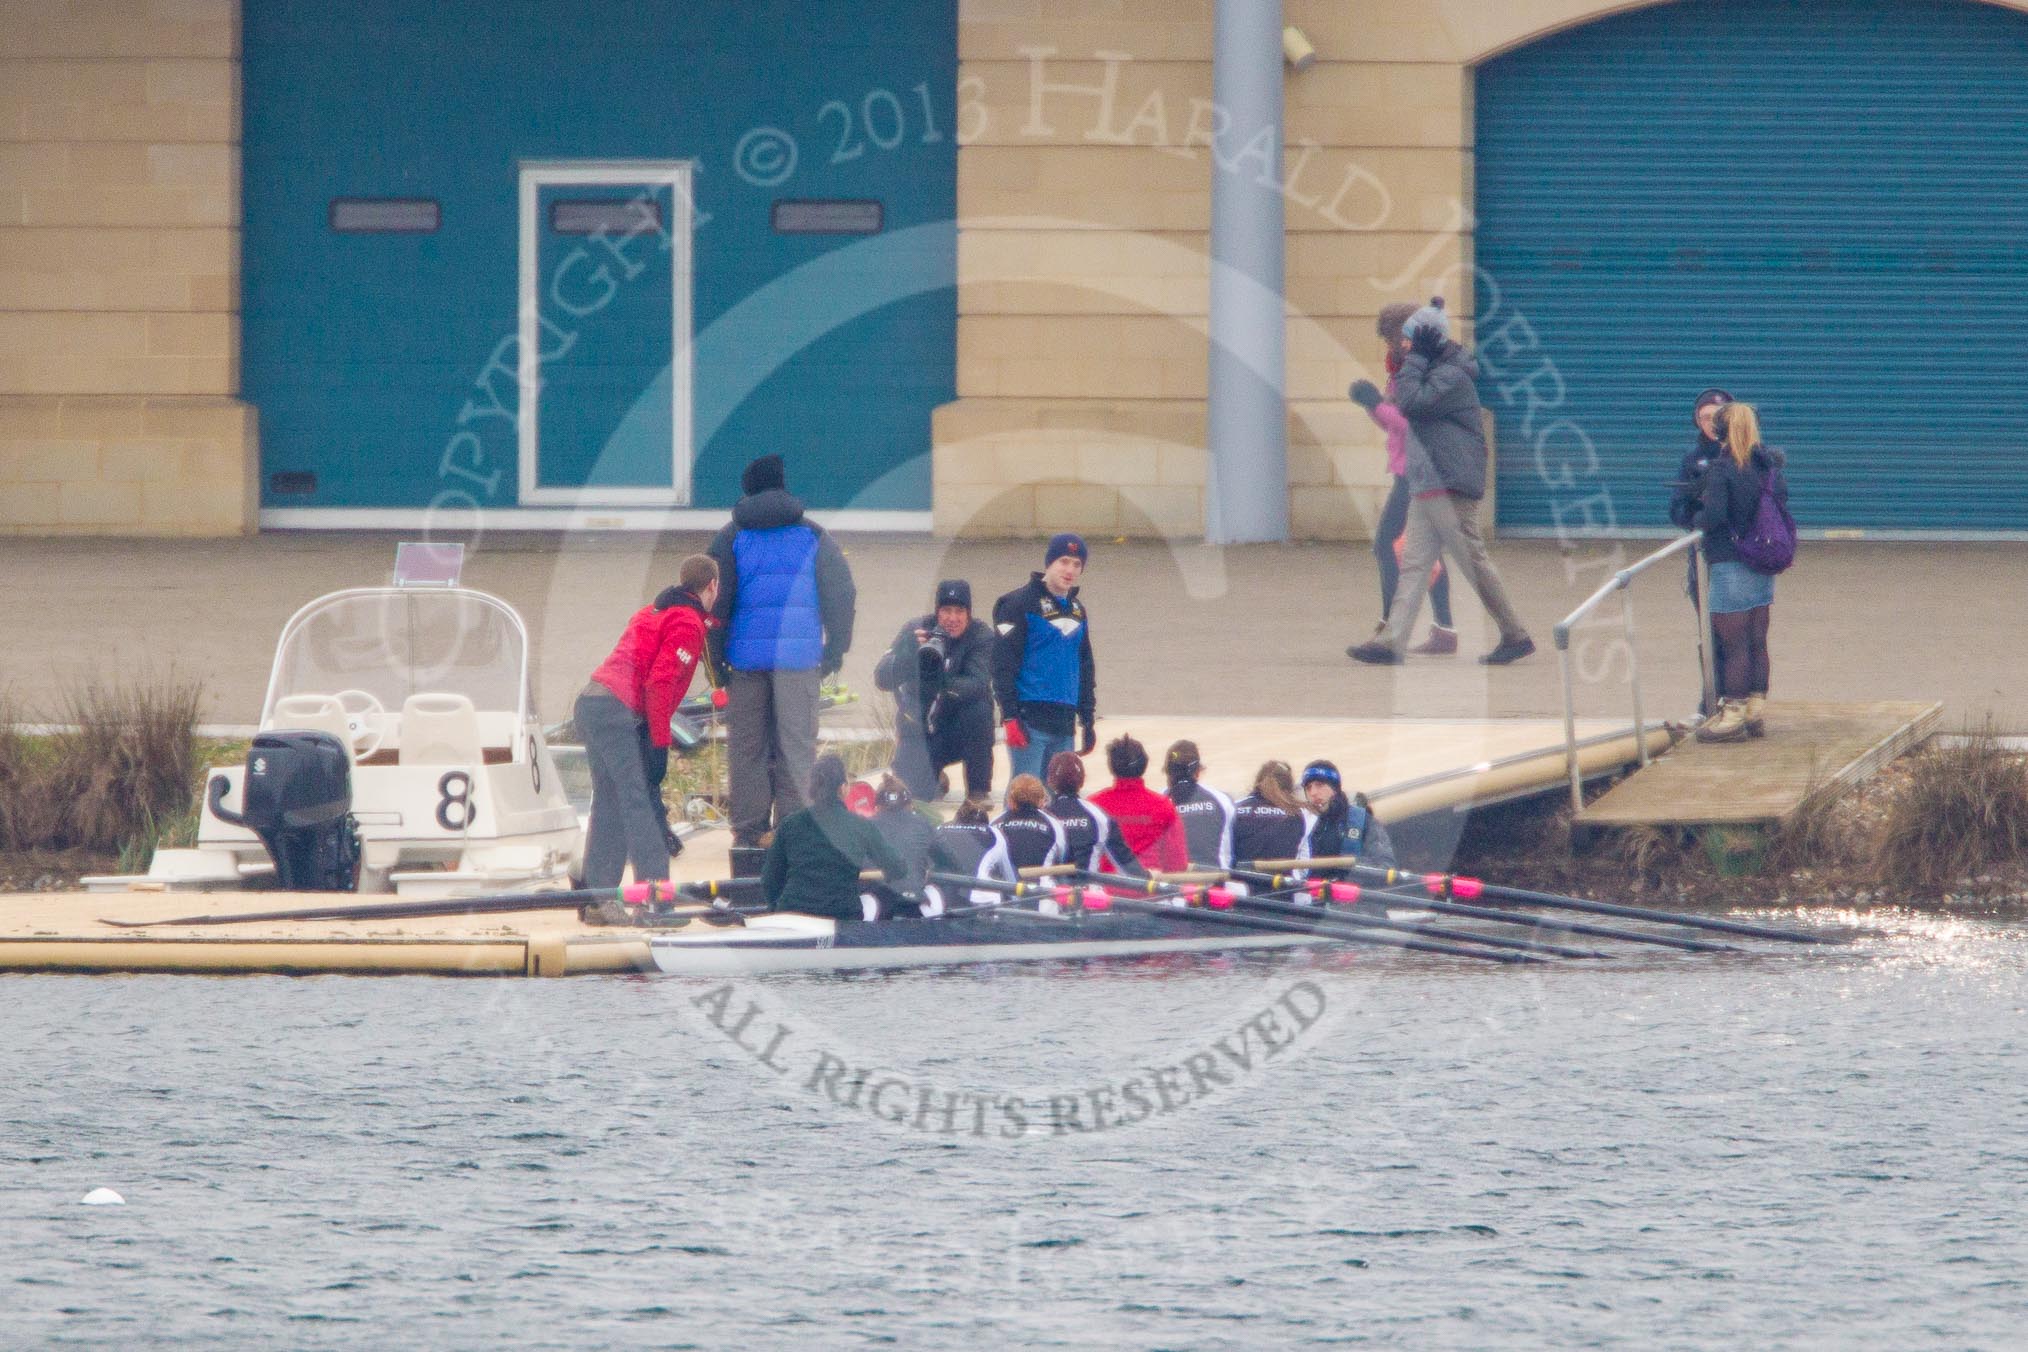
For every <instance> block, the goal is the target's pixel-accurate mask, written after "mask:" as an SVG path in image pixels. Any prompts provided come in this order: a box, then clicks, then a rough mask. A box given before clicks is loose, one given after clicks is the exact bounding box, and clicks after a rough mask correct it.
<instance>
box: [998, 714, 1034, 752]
mask: <svg viewBox="0 0 2028 1352" xmlns="http://www.w3.org/2000/svg"><path fill="white" fill-rule="evenodd" d="M1002 727H1003V728H1004V730H1005V731H1006V733H1007V749H1008V750H1009V751H1026V750H1027V749H1028V734H1027V733H1025V732H1023V731H1022V730H1021V720H1020V719H1018V718H1010V719H1008V720H1007V721H1006V723H1004V724H1002Z"/></svg>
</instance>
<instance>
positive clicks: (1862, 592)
mask: <svg viewBox="0 0 2028 1352" xmlns="http://www.w3.org/2000/svg"><path fill="white" fill-rule="evenodd" d="M398 538H400V537H399V536H397V535H393V534H350V533H347V534H335V533H332V534H327V533H273V534H267V535H261V536H256V537H252V538H248V539H233V540H200V541H176V540H159V541H151V540H95V539H26V538H6V539H0V689H5V690H11V692H12V693H13V694H14V695H15V696H16V697H17V698H19V699H22V700H25V701H26V702H27V703H28V704H29V705H30V706H31V707H32V708H35V709H36V710H38V711H39V712H43V713H45V714H47V715H49V716H54V715H55V714H57V713H58V712H60V711H59V710H57V709H56V708H55V707H54V706H55V705H56V703H57V701H58V699H59V697H60V695H61V693H62V691H63V689H64V688H65V686H66V684H67V683H69V682H72V681H75V680H77V679H79V678H81V677H91V676H106V675H111V674H117V673H132V672H138V671H147V670H162V669H164V668H166V667H168V666H170V665H171V664H173V665H175V666H176V667H177V668H179V669H180V670H183V671H185V672H190V673H194V674H199V675H201V676H202V677H203V678H204V682H205V687H206V690H207V692H208V701H207V712H206V716H207V717H208V718H210V719H212V720H214V721H217V722H221V723H247V722H251V721H252V720H253V718H254V717H255V714H256V713H257V710H258V705H259V703H260V698H261V693H262V690H263V688H264V685H265V682H266V679H267V671H268V664H269V661H270V659H271V657H272V653H273V644H274V641H275V637H276V635H277V634H278V632H279V631H280V629H281V626H282V624H283V622H284V621H285V620H286V619H287V618H288V616H289V615H290V614H291V613H292V612H293V611H294V610H295V609H296V608H297V607H298V606H300V605H301V604H303V603H304V602H306V601H308V600H310V599H312V598H313V597H316V596H318V595H321V594H322V593H324V592H327V591H333V590H336V589H338V588H340V587H346V586H358V585H370V584H377V583H381V582H384V581H385V580H386V578H387V575H388V572H389V569H390V567H391V564H392V561H393V557H394V544H395V542H396V540H397V539H398ZM707 538H708V537H707V536H706V535H704V534H702V533H694V534H692V533H685V534H672V535H668V536H659V537H658V536H648V535H580V536H572V537H560V536H556V535H547V534H545V535H532V534H497V535H489V536H487V537H485V538H484V539H483V540H482V541H480V542H479V545H478V548H477V550H476V552H475V553H474V554H473V556H472V557H471V559H470V561H469V563H468V564H467V567H466V579H467V581H468V582H469V583H470V584H471V585H473V586H476V587H480V588H483V589H486V590H488V591H492V592H495V593H497V594H499V595H501V596H503V597H504V598H506V599H507V600H508V601H509V602H511V603H512V604H513V605H514V606H515V607H516V608H517V609H519V610H520V611H521V613H522V615H523V616H524V617H525V618H526V619H527V621H528V624H529V628H530V631H531V635H532V637H533V640H534V644H535V664H536V697H537V700H538V702H539V703H540V705H541V708H542V711H543V713H544V715H545V716H546V717H548V718H550V719H552V720H560V719H562V718H564V717H565V716H566V715H567V714H568V712H569V707H570V701H571V699H572V698H573V697H574V695H575V694H576V692H577V691H578V689H580V688H581V687H582V686H583V684H584V681H585V679H586V677H587V675H588V674H589V673H590V672H591V670H592V668H593V667H594V666H596V665H597V663H598V662H599V661H600V659H602V658H603V657H604V656H605V654H606V652H607V651H608V650H609V648H610V645H611V644H612V642H613V640H614V637H615V636H616V635H617V634H618V633H619V632H620V628H621V626H622V625H623V624H624V622H625V620H626V617H627V615H628V614H629V613H631V611H632V610H633V609H634V608H635V607H636V606H638V605H640V604H642V603H643V602H644V601H646V600H647V599H648V598H649V597H650V596H652V595H653V593H654V592H655V590H656V589H657V588H658V587H660V586H661V585H663V584H664V583H666V582H667V581H669V580H670V579H671V578H673V576H674V573H675V568H676V564H677V562H678V560H680V559H681V558H682V557H683V555H685V554H687V553H690V552H692V551H694V550H697V549H700V548H702V546H703V545H704V543H705V542H706V540H707ZM842 539H843V543H844V545H845V547H846V549H847V551H848V554H849V557H850V559H851V562H852V566H853V571H854V573H855V575H856V577H857V579H858V584H859V624H858V634H857V637H856V639H855V642H854V644H853V648H852V654H851V657H850V659H849V661H848V662H847V664H846V668H845V673H844V675H845V679H846V681H847V682H848V683H850V684H851V685H852V686H853V687H854V688H855V689H857V690H859V691H861V692H862V693H864V694H866V695H868V696H869V697H872V696H873V682H872V668H873V663H874V661H875V660H876V659H877V658H878V656H879V654H880V652H881V649H882V648H883V647H884V646H885V644H886V643H887V642H888V641H889V640H890V639H891V638H892V637H893V636H894V631H895V630H896V629H897V628H898V627H899V625H900V624H901V622H902V620H903V619H904V618H907V617H908V616H910V615H915V614H920V613H922V612H923V611H924V610H926V609H927V608H928V605H929V598H930V592H931V588H932V586H933V585H934V583H935V581H936V580H937V579H938V578H940V577H967V578H969V579H970V580H971V582H972V587H973V592H974V594H975V596H977V597H978V604H979V607H980V609H981V610H982V611H984V610H986V609H987V608H988V607H989V606H990V604H991V600H992V598H993V597H994V596H996V595H998V594H999V593H1000V592H1001V591H1003V590H1007V589H1010V588H1012V587H1014V586H1016V585H1017V584H1019V583H1020V582H1021V581H1023V580H1024V579H1025V578H1026V577H1027V575H1028V573H1029V571H1030V570H1032V569H1034V568H1036V567H1038V566H1040V561H1041V545H1040V544H1039V543H1036V542H1032V541H941V540H930V539H926V538H922V537H905V536H861V535H848V536H844V537H842ZM1654 547H1655V542H1652V541H1640V540H1636V541H1629V542H1625V543H1623V544H1619V545H1614V544H1613V543H1611V542H1600V541H1585V542H1581V543H1578V544H1576V545H1574V546H1573V547H1572V548H1571V549H1570V550H1569V551H1567V552H1566V551H1564V550H1562V549H1560V548H1559V547H1558V546H1557V545H1555V544H1553V543H1550V542H1546V541H1514V540H1503V541H1498V542H1496V543H1495V545H1494V549H1493V555H1494V559H1495V562H1496V563H1497V564H1498V565H1499V567H1500V569H1501V571H1502V573H1503V574H1504V575H1505V577H1506V580H1507V583H1508V588H1509V590H1510V591H1511V592H1512V593H1513V595H1514V597H1515V598H1516V601H1517V604H1518V605H1519V607H1520V609H1521V612H1522V615H1523V617H1524V618H1525V619H1526V620H1527V621H1528V623H1529V625H1530V627H1531V628H1532V629H1533V630H1534V633H1535V637H1536V641H1537V643H1538V644H1539V645H1540V647H1541V652H1540V654H1539V655H1537V656H1536V657H1533V658H1530V659H1527V660H1526V661H1523V662H1521V663H1519V664H1517V665H1515V666H1512V667H1507V668H1502V669H1497V670H1490V671H1489V670H1488V669H1486V668H1483V667H1480V666H1479V665H1478V664H1477V663H1476V662H1475V661H1474V660H1473V656H1474V654H1476V653H1478V652H1479V651H1482V650H1483V649H1484V648H1487V647H1490V646H1491V645H1492V642H1493V641H1494V638H1495V636H1494V635H1493V634H1492V632H1491V629H1490V626H1489V625H1488V623H1487V621H1486V618H1485V616H1484V614H1483V612H1481V611H1480V610H1479V609H1478V607H1477V605H1476V603H1475V602H1474V601H1473V599H1472V598H1471V597H1470V595H1469V594H1468V593H1464V592H1461V593H1460V594H1459V620H1460V623H1461V625H1463V626H1464V651H1463V652H1462V653H1460V654H1459V655H1458V656H1456V657H1452V658H1413V659H1411V660H1410V662H1409V663H1408V665H1406V666H1403V667H1394V668H1385V667H1379V668H1368V667H1360V666H1357V665H1355V664H1354V663H1352V662H1350V661H1348V660H1347V659H1346V658H1345V656H1344V648H1345V645H1346V644H1347V643H1348V642H1352V641H1354V640H1357V639H1362V638H1364V637H1365V636H1366V635H1367V634H1368V633H1369V632H1370V630H1371V629H1372V626H1373V623H1374V621H1375V620H1376V619H1377V618H1378V605H1377V602H1376V600H1375V597H1376V594H1377V591H1376V587H1377V584H1376V582H1375V569H1374V564H1373V559H1372V556H1371V555H1370V553H1369V552H1368V547H1367V546H1366V545H1364V544H1302V545H1286V546H1275V545H1264V546H1245V547H1237V548H1229V549H1219V548H1215V547H1210V546H1205V545H1200V544H1175V545H1170V544H1164V543H1160V542H1131V543H1115V542H1113V541H1111V540H1108V539H1105V538H1103V537H1094V538H1093V540H1092V551H1093V561H1092V566H1091V570H1090V572H1089V574H1088V583H1087V586H1086V596H1087V599H1088V600H1089V602H1090V604H1091V606H1092V612H1093V619H1094V629H1093V632H1094V635H1095V641H1096V643H1097V647H1098V655H1099V709H1100V714H1101V732H1103V731H1104V728H1103V717H1104V715H1106V714H1108V713H1112V714H1121V715H1125V714H1163V715H1170V714H1176V715H1190V714H1225V715H1234V714H1238V715H1261V714H1274V715H1278V716H1309V717H1357V718H1389V717H1402V718H1443V719H1469V718H1489V717H1491V718H1505V717H1532V718H1542V717H1556V716H1560V714H1561V712H1562V695H1561V693H1560V688H1559V684H1558V680H1557V671H1556V661H1555V657H1554V654H1553V653H1552V652H1551V650H1550V644H1549V630H1550V626H1551V625H1552V624H1554V623H1555V621H1556V620H1558V619H1559V618H1561V617H1562V616H1563V615H1564V614H1566V613H1567V612H1569V611H1570V610H1571V609H1572V608H1573V607H1575V606H1576V605H1577V604H1578V602H1579V601H1581V600H1582V599H1583V598H1584V597H1585V596H1586V595H1587V594H1588V593H1589V592H1591V591H1592V590H1593V589H1594V588H1596V587H1597V586H1598V585H1599V583H1600V582H1601V581H1602V580H1603V579H1604V577H1605V576H1606V575H1607V574H1609V573H1610V572H1611V570H1612V568H1613V567H1616V566H1619V565H1621V564H1624V563H1626V562H1630V561H1631V560H1633V559H1635V558H1638V557H1640V556H1641V555H1642V554H1644V553H1646V552H1648V551H1649V550H1650V549H1652V548H1654ZM2024 564H2028V544H1960V545H1952V544H1918V543H1891V544H1890V543H1863V542H1835V543H1833V542H1824V543H1819V542H1814V541H1810V542H1805V544H1804V546H1803V550H1802V553H1801V555H1800V558H1799V560H1798V563H1797V565H1796V567H1795V569H1794V570H1793V571H1792V572H1790V573H1789V574H1787V575H1785V576H1784V577H1783V578H1782V580H1781V583H1780V587H1779V592H1778V600H1777V602H1776V607H1775V622H1774V631H1773V649H1774V658H1775V693H1776V697H1777V698H1786V699H1825V700H1887V699H1910V700H1932V699H1934V700H1941V701H1943V704H1944V711H1943V715H1942V719H1941V721H1940V723H1939V724H1938V727H1939V729H1940V730H1942V731H1952V730H1955V729H1956V728H1958V727H1959V726H1961V725H1962V724H1964V723H1965V722H1966V721H1967V720H1972V721H1975V722H1976V721H1977V720H1980V719H1982V718H1984V717H1987V716H1989V715H1990V716H1992V717H1993V718H1995V719H1996V720H1997V721H1998V722H1999V723H2001V724H2002V725H2003V726H2004V727H2006V728H2008V729H2009V730H2024V729H2028V680H2024V679H2023V678H2022V677H2021V675H2020V673H2021V672H2022V671H2023V670H2024V669H2028V624H2023V623H2022V620H2023V618H2024V603H2023V602H2022V600H2021V597H2020V580H2021V577H2022V575H2023V565H2024ZM1633 592H1634V595H1635V598H1636V611H1635V614H1636V621H1637V625H1638V641H1639V653H1640V659H1641V670H1642V674H1643V678H1644V684H1645V687H1646V691H1647V712H1648V715H1649V716H1650V717H1651V718H1656V717H1683V716H1685V715H1687V714H1688V713H1689V712H1690V711H1691V709H1692V708H1693V707H1694V703H1695V699H1696V690H1697V684H1698V677H1697V669H1696V660H1695V655H1694V652H1693V649H1692V647H1691V641H1690V640H1691V629H1692V627H1693V626H1692V620H1691V613H1690V609H1689V606H1688V603H1687V602H1686V601H1685V600H1684V598H1683V595H1682V576H1681V573H1680V571H1679V570H1678V569H1676V568H1675V567H1673V566H1670V565H1665V566H1663V567H1661V568H1657V569H1654V570H1652V571H1651V573H1650V574H1649V575H1647V576H1645V577H1643V578H1642V579H1641V580H1640V581H1638V582H1637V583H1636V584H1635V586H1634V588H1633ZM1425 627H1426V621H1424V622H1419V623H1418V626H1417V634H1418V636H1420V634H1421V633H1422V632H1423V631H1424V628H1425ZM1618 643H1619V619H1618V615H1617V613H1616V612H1615V608H1614V606H1612V605H1610V604H1609V605H1607V606H1605V607H1604V608H1603V609H1602V612H1601V618H1600V622H1599V624H1598V625H1597V626H1596V627H1595V628H1592V629H1590V630H1586V631H1583V632H1581V633H1580V634H1579V636H1578V639H1577V642H1576V652H1577V656H1578V659H1579V661H1578V667H1579V669H1580V671H1581V673H1582V674H1583V676H1584V678H1585V679H1584V684H1583V688H1582V689H1581V691H1580V695H1579V701H1578V711H1579V713H1580V714H1581V715H1585V716H1591V717H1614V718H1621V719H1624V718H1626V717H1628V716H1629V714H1630V708H1629V705H1628V702H1627V695H1626V682H1625V674H1626V662H1625V658H1624V654H1623V653H1622V652H1621V651H1620V650H1619V648H1618V646H1617V645H1618Z"/></svg>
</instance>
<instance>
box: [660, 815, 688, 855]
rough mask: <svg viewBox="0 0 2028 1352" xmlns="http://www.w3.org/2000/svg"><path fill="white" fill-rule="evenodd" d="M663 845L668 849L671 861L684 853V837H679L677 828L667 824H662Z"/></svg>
mask: <svg viewBox="0 0 2028 1352" xmlns="http://www.w3.org/2000/svg"><path fill="white" fill-rule="evenodd" d="M662 843H663V844H664V845H665V846H667V847H668V850H669V857H670V858H671V859H674V858H675V857H676V856H677V855H679V854H681V853H683V837H681V836H679V835H677V834H676V828H675V827H673V826H671V825H669V823H667V822H663V823H662Z"/></svg>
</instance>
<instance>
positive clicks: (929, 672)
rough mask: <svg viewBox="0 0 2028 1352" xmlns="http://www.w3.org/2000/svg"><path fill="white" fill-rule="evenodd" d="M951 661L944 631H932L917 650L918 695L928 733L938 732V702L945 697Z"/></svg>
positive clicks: (947, 639) (948, 643) (949, 641)
mask: <svg viewBox="0 0 2028 1352" xmlns="http://www.w3.org/2000/svg"><path fill="white" fill-rule="evenodd" d="M950 661H951V640H950V638H949V637H948V636H947V635H946V634H945V633H944V631H943V630H941V629H932V630H931V631H930V634H929V637H928V638H926V639H924V640H923V641H922V646H921V647H919V648H917V649H916V650H915V671H916V687H917V690H916V693H917V695H918V696H919V697H920V698H921V700H922V718H923V726H924V729H925V730H926V731H928V732H932V733H933V732H935V731H936V722H937V701H938V700H939V699H941V698H942V697H943V693H944V676H945V674H946V673H947V672H948V671H949V670H950Z"/></svg>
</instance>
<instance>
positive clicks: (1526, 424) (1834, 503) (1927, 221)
mask: <svg viewBox="0 0 2028 1352" xmlns="http://www.w3.org/2000/svg"><path fill="white" fill-rule="evenodd" d="M1477 123H1478V126H1477V166H1476V168H1477V193H1478V235H1477V262H1478V268H1479V273H1478V286H1477V291H1478V295H1477V298H1476V299H1477V306H1478V314H1479V329H1478V341H1479V343H1480V345H1481V350H1482V353H1483V355H1484V360H1485V365H1486V368H1487V370H1486V373H1485V375H1484V376H1483V377H1482V380H1481V386H1482V388H1483V389H1484V391H1485V394H1486V403H1487V405H1488V407H1489V408H1491V409H1492V410H1493V412H1494V415H1495V417H1496V419H1497V420H1498V425H1499V438H1500V441H1499V445H1500V455H1499V473H1498V490H1499V497H1498V513H1499V525H1500V528H1501V529H1502V531H1504V532H1506V533H1509V534H1557V533H1584V532H1586V531H1603V532H1610V531H1614V530H1640V529H1664V528H1666V526H1667V518H1666V515H1665V511H1664V508H1665V505H1666V502H1667V497H1668V483H1669V481H1670V479H1672V478H1673V477H1674V474H1675V467H1676V462H1677V460H1678V458H1679V457H1680V455H1681V454H1682V452H1683V451H1684V450H1685V449H1687V448H1688V446H1689V444H1690V442H1691V440H1692V437H1693V433H1692V431H1691V425H1690V408H1691V404H1692V401H1693V399H1694V397H1695V395H1696V393H1697V392H1698V391H1699V390H1700V389H1702V388H1703V387H1705V386H1707V385H1718V386H1723V387H1724V388H1726V389H1728V390H1730V391H1732V392H1733V393H1734V394H1735V395H1736V396H1738V397H1739V398H1742V399H1747V400H1750V401H1752V402H1753V403H1755V404H1757V405H1759V406H1760V408H1761V412H1762V421H1763V428H1764V431H1765V433H1766V436H1767V440H1768V441H1769V443H1770V444H1772V445H1775V446H1778V447H1781V448H1783V449H1784V450H1786V451H1787V452H1788V454H1789V457H1790V464H1791V469H1790V480H1791V483H1792V485H1793V489H1794V493H1795V501H1794V506H1795V509H1796V515H1797V518H1798V521H1799V524H1800V525H1801V526H1802V527H1803V528H1804V529H1805V531H1810V532H1818V533H1826V532H1828V533H1833V534H1836V533H1842V532H1854V533H1863V534H1865V535H1868V536H1876V535H1895V534H1901V533H1906V532H1917V533H1931V532H1934V533H1950V534H1958V535H1977V534H1985V533H1996V532H2028V249H2024V247H2023V245H2024V242H2028V16H2024V15H2022V14H2020V13H2016V12H2010V11H2007V10H2004V9H2001V8H1998V7H1996V6H1994V5H1989V4H1982V3H1975V2H1974V0H1684V3H1677V4H1668V5H1663V6H1659V7H1656V8H1652V9H1645V10H1641V11H1637V12H1635V13H1631V14H1626V15H1622V16H1619V17H1616V18H1612V19H1606V20H1602V21H1600V22H1598V23H1594V24H1590V25H1587V26H1584V27H1581V28H1578V29H1574V30H1571V31H1569V32H1565V33H1562V34H1558V35H1556V36H1553V37H1550V38H1547V39H1544V40H1543V41H1541V42H1538V43H1534V44H1532V45H1530V46H1528V47H1524V48H1521V49H1519V50H1517V51H1514V52H1511V53H1509V54H1507V55H1505V56H1502V57H1499V58H1497V59H1495V60H1493V61H1490V62H1488V63H1486V64H1485V65H1484V66H1483V67H1482V68H1481V69H1480V70H1479V72H1478V76H1477Z"/></svg>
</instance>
